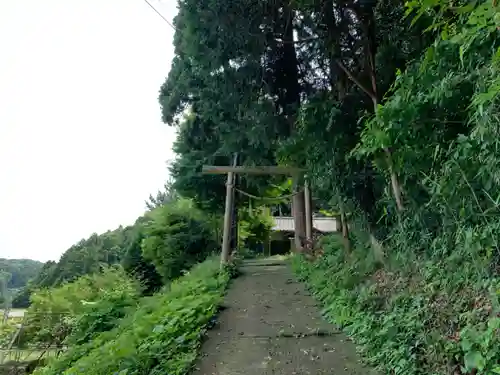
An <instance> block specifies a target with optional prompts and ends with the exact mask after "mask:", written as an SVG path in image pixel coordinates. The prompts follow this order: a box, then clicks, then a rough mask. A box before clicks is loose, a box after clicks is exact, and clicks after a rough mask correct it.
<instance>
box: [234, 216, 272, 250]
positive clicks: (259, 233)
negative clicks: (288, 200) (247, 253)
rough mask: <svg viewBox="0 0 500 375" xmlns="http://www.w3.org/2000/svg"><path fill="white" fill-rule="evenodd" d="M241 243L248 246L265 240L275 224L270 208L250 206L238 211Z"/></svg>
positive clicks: (253, 246) (253, 245)
mask: <svg viewBox="0 0 500 375" xmlns="http://www.w3.org/2000/svg"><path fill="white" fill-rule="evenodd" d="M238 214H239V218H238V224H239V228H238V235H239V243H240V244H243V243H244V244H245V246H247V247H248V248H255V246H256V245H257V244H261V243H263V242H265V241H266V240H267V239H268V238H269V235H270V233H271V229H272V227H273V225H274V222H273V219H272V217H271V215H270V212H269V209H266V208H265V207H256V208H252V207H250V208H248V209H243V210H239V211H238Z"/></svg>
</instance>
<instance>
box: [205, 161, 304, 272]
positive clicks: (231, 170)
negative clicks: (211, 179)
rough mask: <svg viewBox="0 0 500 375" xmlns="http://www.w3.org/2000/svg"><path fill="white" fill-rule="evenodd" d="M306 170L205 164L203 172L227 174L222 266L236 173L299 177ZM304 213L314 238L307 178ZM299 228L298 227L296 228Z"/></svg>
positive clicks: (224, 261) (222, 264)
mask: <svg viewBox="0 0 500 375" xmlns="http://www.w3.org/2000/svg"><path fill="white" fill-rule="evenodd" d="M304 172H305V169H302V168H294V167H280V166H263V167H246V166H215V165H204V166H203V168H202V173H203V174H227V182H226V206H225V211H224V231H223V236H222V251H221V267H223V266H224V265H225V264H227V262H228V259H229V250H230V241H231V224H232V219H233V218H232V214H233V205H234V175H235V174H238V173H240V174H242V173H244V174H253V175H289V176H292V178H298V177H299V176H300V175H301V174H303V173H304ZM304 199H305V204H304V211H305V212H304V215H305V224H306V227H305V232H306V233H305V234H306V238H307V239H308V240H311V238H312V211H311V193H310V190H309V186H308V183H307V180H306V181H305V184H304ZM297 214H298V212H296V210H295V209H292V215H293V216H294V219H296V215H297ZM296 230H297V228H296Z"/></svg>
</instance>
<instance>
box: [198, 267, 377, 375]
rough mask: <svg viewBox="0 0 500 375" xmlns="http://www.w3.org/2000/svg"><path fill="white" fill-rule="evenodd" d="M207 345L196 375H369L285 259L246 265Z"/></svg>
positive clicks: (352, 347) (235, 282) (344, 338)
mask: <svg viewBox="0 0 500 375" xmlns="http://www.w3.org/2000/svg"><path fill="white" fill-rule="evenodd" d="M242 272H243V275H242V276H240V277H239V278H237V279H236V280H235V281H234V283H233V284H232V285H231V288H230V289H229V291H228V294H227V296H226V299H225V302H224V306H225V307H226V308H225V309H224V310H223V311H222V312H221V314H220V315H219V317H218V322H217V324H216V326H215V327H214V328H213V329H212V330H210V332H209V334H208V338H207V340H206V341H205V343H204V344H203V347H202V355H201V356H200V358H199V360H198V363H197V365H196V369H195V370H194V371H193V374H194V375H270V374H278V375H285V374H286V375H325V374H328V375H330V374H331V375H344V374H351V375H357V374H360V375H361V374H363V375H368V374H371V372H370V371H368V370H367V369H365V368H363V366H362V365H361V364H360V363H359V359H358V357H357V355H356V353H355V349H354V346H353V344H352V343H350V342H349V341H348V340H347V339H346V337H345V336H344V335H343V334H341V333H340V332H338V331H336V330H335V328H334V327H333V326H332V325H330V324H327V323H326V322H325V321H324V320H323V319H322V318H321V316H320V314H319V309H318V307H317V306H316V304H315V301H314V300H313V299H312V297H311V296H310V295H309V293H308V292H307V291H306V289H305V288H304V286H303V285H302V284H301V283H299V282H297V281H296V280H295V278H294V276H293V274H292V273H291V271H290V270H289V269H288V266H287V265H286V264H285V262H284V261H279V260H275V259H263V260H252V261H247V262H245V264H244V265H243V267H242Z"/></svg>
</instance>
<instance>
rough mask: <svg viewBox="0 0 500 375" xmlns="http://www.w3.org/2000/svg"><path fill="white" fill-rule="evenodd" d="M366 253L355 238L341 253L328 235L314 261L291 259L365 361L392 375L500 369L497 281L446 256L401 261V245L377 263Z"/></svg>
mask: <svg viewBox="0 0 500 375" xmlns="http://www.w3.org/2000/svg"><path fill="white" fill-rule="evenodd" d="M370 254H372V251H371V250H370V249H369V248H366V247H363V246H362V244H361V243H358V244H357V247H356V248H355V249H353V251H352V252H351V253H349V254H346V253H345V251H344V250H343V248H342V245H341V242H340V241H339V240H338V238H337V236H332V237H330V238H329V241H328V243H327V244H326V246H325V254H324V256H323V258H321V259H320V260H319V261H317V262H316V263H310V262H308V261H306V260H304V259H302V258H301V257H298V256H297V257H295V258H294V259H293V266H294V270H295V272H296V273H297V275H298V276H299V278H300V279H302V280H304V281H306V283H307V284H308V285H309V287H310V288H311V290H312V292H313V294H314V296H315V298H317V299H318V300H320V301H321V302H322V303H323V305H324V310H323V314H324V315H325V317H326V318H327V319H328V320H329V321H330V322H332V323H334V324H336V325H338V326H340V327H343V328H344V329H345V330H346V331H347V332H348V333H349V334H350V335H351V336H352V337H353V339H354V340H355V342H356V343H357V344H358V345H359V347H360V349H361V351H362V353H363V355H364V357H365V359H366V360H367V362H368V363H369V364H370V365H372V366H374V367H377V368H378V369H379V370H381V372H382V373H391V374H395V375H398V374H400V375H428V374H450V373H457V374H459V373H474V372H471V371H477V373H478V374H495V373H500V372H495V371H500V367H499V366H498V364H499V363H500V340H499V338H498V332H499V327H500V323H499V322H500V320H499V319H498V318H497V316H496V314H498V312H499V311H500V304H499V301H498V299H499V297H498V295H499V291H500V283H499V281H498V280H496V279H494V278H490V279H486V278H478V277H475V276H474V272H475V268H474V267H473V266H471V267H467V265H461V266H459V265H457V264H456V263H455V262H453V261H452V256H451V257H450V258H443V259H441V260H438V259H428V258H427V259H425V258H414V259H413V261H412V264H411V265H410V264H407V265H406V266H405V267H402V266H401V264H400V263H399V262H400V261H401V260H403V261H404V259H410V255H408V256H406V257H405V256H403V254H402V252H400V253H395V257H394V259H393V258H392V257H388V258H387V259H386V264H384V266H383V267H382V265H381V264H379V263H378V262H377V260H376V259H375V257H373V256H371V255H370ZM396 258H401V260H399V259H396ZM406 262H408V261H406ZM459 267H460V268H459ZM457 269H460V272H457Z"/></svg>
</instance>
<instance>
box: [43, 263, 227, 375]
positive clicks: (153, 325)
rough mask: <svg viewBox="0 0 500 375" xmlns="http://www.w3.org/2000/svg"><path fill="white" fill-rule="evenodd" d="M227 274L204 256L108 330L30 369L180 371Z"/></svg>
mask: <svg viewBox="0 0 500 375" xmlns="http://www.w3.org/2000/svg"><path fill="white" fill-rule="evenodd" d="M229 279H230V276H229V274H228V273H227V272H220V270H219V262H218V260H215V259H210V260H207V261H205V262H204V263H202V264H200V265H198V266H196V267H194V268H193V269H192V270H191V271H189V272H188V273H187V274H186V275H185V276H183V277H181V278H179V279H178V280H176V281H173V282H172V283H171V284H170V288H169V290H168V291H165V292H163V293H158V294H156V295H154V296H152V297H144V298H143V300H142V302H141V304H140V306H139V307H138V308H137V310H136V311H133V312H132V311H131V312H130V313H129V314H128V315H127V317H126V318H124V319H123V320H122V321H121V323H120V324H119V326H118V327H116V328H115V329H113V330H112V331H109V332H104V333H102V334H100V335H99V336H97V337H96V338H95V339H94V340H92V341H90V342H88V343H86V344H84V345H78V346H75V347H72V348H70V350H69V351H68V352H67V353H65V354H64V355H63V356H62V357H60V358H59V359H56V360H54V361H53V362H51V363H50V364H49V365H48V366H47V367H45V368H42V369H38V370H37V371H36V372H35V374H37V375H42V374H43V375H49V374H50V375H62V374H63V375H76V374H86V375H109V374H121V375H125V374H127V375H139V374H150V375H159V374H169V375H180V374H186V373H187V372H188V370H189V369H190V368H191V365H192V363H193V361H194V360H195V359H196V356H197V354H198V349H199V347H200V344H201V340H202V338H203V336H204V333H205V330H206V327H207V324H209V322H210V321H211V319H212V317H213V315H214V314H215V313H216V311H217V309H218V305H219V304H220V302H221V300H222V296H223V293H224V290H225V288H226V286H227V284H228V282H229Z"/></svg>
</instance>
